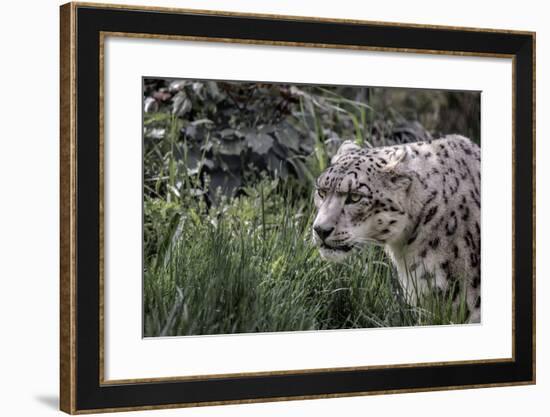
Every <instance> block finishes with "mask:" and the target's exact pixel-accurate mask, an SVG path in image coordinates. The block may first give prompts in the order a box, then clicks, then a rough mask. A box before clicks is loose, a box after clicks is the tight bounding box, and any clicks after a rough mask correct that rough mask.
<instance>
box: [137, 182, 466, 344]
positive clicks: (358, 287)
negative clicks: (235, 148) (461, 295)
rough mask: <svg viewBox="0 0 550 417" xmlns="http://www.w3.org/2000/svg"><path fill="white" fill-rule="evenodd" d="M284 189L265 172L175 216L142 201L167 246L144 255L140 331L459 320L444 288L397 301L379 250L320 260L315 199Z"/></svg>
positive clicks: (177, 332)
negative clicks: (295, 197) (237, 190)
mask: <svg viewBox="0 0 550 417" xmlns="http://www.w3.org/2000/svg"><path fill="white" fill-rule="evenodd" d="M288 193H290V191H289V192H287V193H285V192H284V191H282V190H281V189H280V184H279V183H278V181H272V180H269V179H268V178H264V179H263V180H261V181H260V183H259V184H257V186H256V187H248V188H247V189H246V190H245V192H244V193H243V194H242V195H240V196H239V197H234V198H225V197H222V198H221V199H220V201H221V202H222V203H221V204H220V205H218V206H217V207H216V208H213V209H210V210H208V209H207V208H206V206H205V205H201V204H199V203H197V204H195V205H194V206H192V207H191V206H188V207H186V208H185V209H182V210H181V212H180V213H179V215H178V214H175V213H174V211H173V208H174V206H173V204H172V203H159V200H156V201H154V202H152V201H150V202H149V203H148V204H146V205H145V208H146V213H145V216H146V224H149V223H150V225H148V227H151V228H152V227H154V225H156V224H160V223H162V222H165V224H166V225H167V226H164V227H163V226H161V227H163V229H157V233H156V234H157V235H160V236H163V238H162V239H161V241H162V242H164V244H163V245H161V247H163V248H164V250H163V251H159V252H158V253H157V254H156V255H154V254H149V257H148V259H149V260H150V261H149V262H148V267H146V270H145V279H144V308H145V335H146V336H159V335H196V334H220V333H242V332H247V333H248V332H274V331H291V330H292V331H294V330H323V329H344V328H367V327H387V326H412V325H424V324H440V323H445V324H448V323H452V322H457V320H461V321H464V320H465V316H464V317H462V318H460V317H457V316H456V314H454V313H453V309H452V304H451V302H450V299H449V297H447V296H444V295H434V296H432V297H428V298H425V299H419V301H418V307H411V306H410V305H409V304H407V303H406V302H405V301H404V300H402V299H401V298H400V297H399V295H398V293H397V292H396V291H395V285H396V283H395V281H393V278H392V269H391V266H390V265H389V263H388V261H387V260H386V258H385V255H384V253H383V252H382V251H381V250H380V248H376V247H370V248H368V249H366V250H364V251H363V252H362V253H360V254H357V255H356V256H353V257H350V258H349V262H346V263H343V264H333V263H327V262H326V261H323V260H322V259H321V258H320V257H319V254H318V251H317V249H316V248H315V247H314V246H313V245H312V244H311V223H312V220H313V216H314V210H313V207H312V204H311V202H310V201H304V200H299V201H297V202H296V203H293V204H290V205H289V204H287V201H291V200H292V198H291V197H290V196H289V194H288ZM162 204H165V205H166V207H165V208H161V207H160V206H159V205H162ZM170 216H171V217H170ZM170 218H171V219H172V220H166V219H170ZM159 219H160V220H159ZM174 219H178V220H179V224H178V226H177V227H175V224H176V222H175V220H174ZM168 225H170V226H168ZM159 230H163V233H164V235H161V234H160V233H159ZM155 259H156V262H154V261H153V260H155ZM159 260H160V261H159Z"/></svg>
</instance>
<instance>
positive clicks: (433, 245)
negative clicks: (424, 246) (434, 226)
mask: <svg viewBox="0 0 550 417" xmlns="http://www.w3.org/2000/svg"><path fill="white" fill-rule="evenodd" d="M429 245H430V247H431V248H432V249H437V247H438V246H439V238H438V237H436V238H435V239H433V240H430V243H429Z"/></svg>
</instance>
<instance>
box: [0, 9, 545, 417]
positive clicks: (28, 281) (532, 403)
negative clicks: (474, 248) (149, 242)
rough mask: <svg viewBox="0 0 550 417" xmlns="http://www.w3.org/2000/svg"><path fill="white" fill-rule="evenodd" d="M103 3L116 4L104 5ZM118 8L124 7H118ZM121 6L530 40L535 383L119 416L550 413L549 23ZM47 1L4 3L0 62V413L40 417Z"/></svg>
mask: <svg viewBox="0 0 550 417" xmlns="http://www.w3.org/2000/svg"><path fill="white" fill-rule="evenodd" d="M111 1H112V2H115V3H124V2H121V1H116V0H111ZM127 2H130V0H128V1H127ZM130 3H131V4H149V5H150V4H154V5H158V6H172V7H188V8H202V9H218V10H231V11H248V12H256V13H276V14H294V15H305V16H322V17H333V18H334V17H340V18H354V19H365V20H381V21H401V22H412V23H428V24H443V25H453V26H474V27H492V28H506V29H523V30H535V31H537V52H538V56H537V84H538V85H537V115H538V117H537V119H538V126H537V137H538V143H537V154H538V157H537V159H538V160H539V162H538V164H537V166H538V168H537V174H538V175H537V177H538V179H539V181H538V192H537V212H538V215H537V220H538V238H537V247H538V251H537V252H538V254H539V259H538V262H537V271H538V274H537V275H538V280H537V281H538V283H537V293H538V301H539V302H538V303H537V316H538V323H537V348H538V349H537V350H538V355H537V356H538V358H537V359H538V362H537V363H538V373H537V379H538V384H537V385H536V386H527V387H510V388H492V389H478V390H466V391H450V392H434V393H418V394H399V395H385V396H374V397H354V398H343V399H331V400H312V401H294V402H284V403H266V404H254V405H238V406H223V407H205V408H197V409H179V410H161V411H151V412H140V413H126V414H125V415H128V416H130V415H159V416H162V415H164V416H175V415H178V416H201V417H206V416H243V417H246V416H255V417H258V416H280V415H285V416H305V415H315V416H333V415H336V414H339V415H346V416H359V415H361V416H364V415H366V414H373V415H381V414H383V415H389V416H393V415H398V414H407V415H408V416H411V417H412V416H424V417H427V416H436V415H437V416H440V415H441V414H445V415H446V416H449V417H451V416H460V417H463V416H465V415H474V416H480V415H499V416H515V415H520V414H524V413H527V414H529V415H533V416H543V415H547V413H548V408H549V406H550V399H549V393H550V359H549V357H548V355H547V354H546V352H548V349H549V346H548V345H549V342H550V303H548V302H545V299H544V298H545V297H547V294H549V293H550V291H549V290H550V284H549V281H548V280H547V276H548V273H549V272H550V270H549V267H550V264H549V263H548V262H544V259H545V254H546V253H548V251H549V250H550V248H549V244H550V240H549V239H548V237H546V236H543V235H544V231H545V230H548V229H549V221H548V218H547V217H545V215H546V216H547V215H548V213H550V206H549V205H550V196H549V187H548V186H546V184H545V182H544V178H548V177H549V176H550V164H548V163H544V161H542V160H541V159H542V158H544V155H545V154H546V153H549V152H550V144H549V142H548V141H547V140H545V138H548V136H549V128H550V125H549V123H548V121H547V119H546V118H544V117H543V116H544V115H546V114H548V113H549V112H550V101H549V99H548V96H547V95H545V94H544V93H548V91H549V83H550V77H549V76H548V74H550V62H549V60H550V49H549V41H550V27H549V26H548V20H549V18H550V12H549V11H547V10H546V7H545V2H541V1H537V0H523V1H521V2H518V1H513V2H512V1H508V0H501V1H495V0H492V1H485V2H480V1H478V0H476V1H472V0H462V1H460V2H452V3H451V2H441V1H435V0H433V1H421V0H417V1H414V2H411V1H407V0H387V1H384V2H356V1H353V0H339V1H337V2H334V1H326V0H325V1H322V2H321V1H320V0H317V1H313V0H312V1H307V0H292V1H290V0H279V1H276V0H264V1H262V2H258V1H253V0H232V1H231V2H227V1H225V2H224V1H221V0H203V1H199V0H180V1H175V0H173V1H169V0H156V1H154V2H148V1H144V0H141V1H140V0H132V1H131V2H130ZM59 4H60V3H59V2H58V1H57V0H56V1H54V0H42V1H25V2H15V1H13V2H7V3H6V4H4V5H3V8H2V20H1V24H0V31H1V37H0V39H1V41H0V42H1V48H2V49H1V51H2V52H1V55H0V56H1V61H0V73H1V77H0V115H1V118H0V121H1V124H0V137H1V143H2V147H1V151H0V184H1V185H0V187H1V188H0V192H1V200H0V201H1V204H0V288H1V292H0V331H1V334H2V343H0V398H1V399H2V400H1V401H0V414H1V415H6V416H19V415H21V416H23V415H24V416H48V415H55V414H57V413H59V412H58V411H57V401H58V383H59V379H58V349H59V344H58V334H59V333H58V329H59V325H58V318H59V317H58V302H59V297H58V289H59V285H58V274H59V268H58V258H59V249H58V245H59V238H58V236H59V233H58V230H59V221H58V217H59V215H58V210H59V204H58V200H59V189H58V176H59V169H58V158H59V150H58V149H59V145H58V143H59V142H58V128H59V124H58V120H59V109H58V101H59V99H58V94H59V82H58V79H59V75H58V73H59V64H58V62H59V52H58V50H59V47H58V44H59V35H58V32H59V26H58V21H59V11H58V5H59Z"/></svg>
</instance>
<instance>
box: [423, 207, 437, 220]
mask: <svg viewBox="0 0 550 417" xmlns="http://www.w3.org/2000/svg"><path fill="white" fill-rule="evenodd" d="M436 213H437V206H433V207H432V208H431V209H430V210H428V213H427V214H426V217H425V218H424V224H428V223H429V222H430V221H431V220H432V219H433V217H434V216H435V215H436Z"/></svg>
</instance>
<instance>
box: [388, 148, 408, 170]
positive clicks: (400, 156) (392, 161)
mask: <svg viewBox="0 0 550 417" xmlns="http://www.w3.org/2000/svg"><path fill="white" fill-rule="evenodd" d="M406 158H407V150H406V149H404V148H397V149H395V150H393V151H392V152H391V153H390V154H388V156H387V160H386V162H387V163H386V165H384V168H383V169H382V171H385V172H392V171H395V168H397V167H398V166H399V164H400V163H401V162H403V161H404V160H405V159H406Z"/></svg>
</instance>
